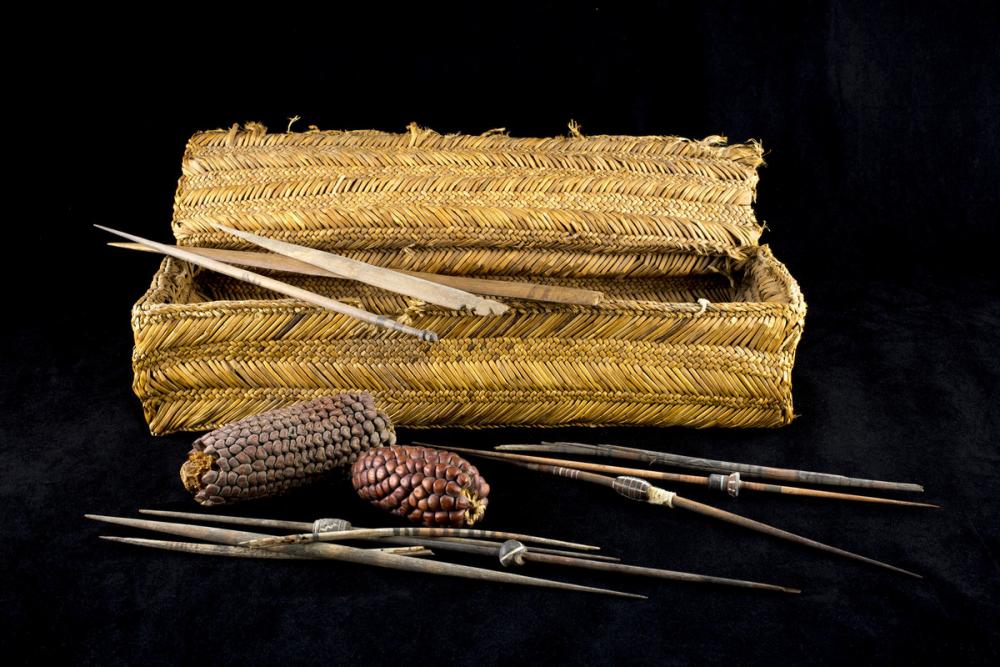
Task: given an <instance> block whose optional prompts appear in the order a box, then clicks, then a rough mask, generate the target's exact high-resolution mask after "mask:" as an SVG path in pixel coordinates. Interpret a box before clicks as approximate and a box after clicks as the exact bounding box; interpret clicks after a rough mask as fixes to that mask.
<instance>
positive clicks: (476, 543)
mask: <svg viewBox="0 0 1000 667" xmlns="http://www.w3.org/2000/svg"><path fill="white" fill-rule="evenodd" d="M140 511H141V512H144V513H146V514H160V515H165V516H186V517H188V518H195V517H200V516H205V517H206V518H209V519H211V520H220V519H227V520H229V519H235V520H239V521H258V520H256V519H249V520H248V519H243V518H242V517H213V516H212V515H192V514H187V513H184V512H159V511H152V510H140ZM262 521H265V522H267V525H268V527H270V528H275V527H278V526H275V525H274V523H281V524H282V526H281V527H286V528H287V527H289V524H297V525H296V527H297V528H301V527H302V525H305V526H310V527H311V528H312V529H313V532H311V533H304V534H301V535H289V536H285V537H272V538H267V537H265V538H262V539H257V540H251V541H249V542H244V543H242V547H249V550H250V551H252V552H258V551H265V552H266V553H283V550H281V549H277V550H274V549H271V550H268V549H265V548H266V547H281V546H283V545H295V544H309V543H315V542H317V541H329V540H360V539H379V538H381V539H380V540H379V541H384V542H391V543H396V544H406V545H414V546H422V547H426V548H427V549H430V550H440V551H456V552H460V553H469V554H476V555H480V556H493V557H495V558H499V559H500V563H501V564H502V565H504V566H505V567H506V566H507V565H509V564H511V563H512V562H513V563H514V564H516V565H522V564H523V562H524V561H533V562H537V563H546V564H549V565H561V566H566V567H576V568H583V569H589V570H599V571H602V572H617V573H620V574H629V575H636V576H643V577H652V578H655V579H669V580H673V581H691V582H696V583H710V584H720V585H724V586H736V587H739V588H754V589H759V590H770V591H780V592H784V593H799V592H801V591H799V589H797V588H788V587H785V586H776V585H774V584H764V583H759V582H754V581H746V580H742V579H730V578H727V577H713V576H709V575H701V574H693V573H689V572H678V571H674V570H663V569H659V568H650V567H640V566H636V565H625V564H622V563H613V562H608V561H610V560H615V559H609V558H601V557H597V556H589V555H588V554H574V553H569V552H565V551H556V550H547V549H542V548H536V547H534V546H527V545H525V544H524V543H522V542H521V541H520V540H517V539H507V540H506V541H505V542H503V544H500V543H498V542H487V541H481V540H471V539H456V538H447V537H445V538H441V539H425V538H422V537H415V536H412V535H413V534H414V531H420V532H419V533H417V534H421V535H427V534H437V533H441V532H444V531H447V532H449V533H451V532H462V533H489V534H491V535H494V536H496V535H502V534H500V533H496V532H493V531H482V530H457V529H440V528H429V529H427V528H425V529H419V528H404V529H393V528H387V529H359V528H354V527H352V526H351V524H350V523H349V522H347V521H344V520H342V519H320V520H319V521H316V522H314V523H313V524H298V522H272V521H270V520H266V519H265V520H262ZM400 531H403V532H402V533H401V532H400ZM506 534H510V533H506ZM388 535H392V536H391V537H388ZM401 535H410V536H401ZM534 539H536V540H537V539H538V538H534Z"/></svg>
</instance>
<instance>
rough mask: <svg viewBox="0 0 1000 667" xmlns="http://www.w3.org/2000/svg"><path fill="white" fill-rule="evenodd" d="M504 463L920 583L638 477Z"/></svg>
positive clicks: (891, 567)
mask: <svg viewBox="0 0 1000 667" xmlns="http://www.w3.org/2000/svg"><path fill="white" fill-rule="evenodd" d="M504 463H510V464H511V465H515V466H520V467H522V468H528V469H529V470H536V471H538V472H544V473H548V474H550V475H556V476H558V477H568V478H570V479H579V480H582V481H585V482H590V483H593V484H599V485H601V486H606V487H609V488H611V489H613V490H614V491H616V492H617V493H619V494H620V495H623V496H625V497H626V498H629V499H631V500H638V501H640V502H647V503H650V504H652V505H664V506H666V507H669V508H672V509H673V508H678V509H685V510H688V511H691V512H695V513H697V514H702V515H705V516H709V517H712V518H713V519H719V520H721V521H725V522H727V523H732V524H735V525H737V526H742V527H744V528H748V529H750V530H753V531H756V532H758V533H763V534H765V535H771V536H772V537H777V538H780V539H783V540H788V541H789V542H795V543H796V544H802V545H804V546H807V547H812V548H813V549H818V550H820V551H825V552H827V553H832V554H836V555H838V556H843V557H845V558H851V559H853V560H857V561H861V562H863V563H868V564H870V565H875V566H877V567H881V568H885V569H887V570H892V571H893V572H899V573H901V574H906V575H909V576H911V577H916V578H917V579H923V577H922V576H921V575H919V574H916V573H915V572H910V571H909V570H904V569H903V568H899V567H896V566H895V565H889V564H888V563H883V562H882V561H879V560H875V559H873V558H868V557H866V556H862V555H860V554H856V553H854V552H851V551H846V550H844V549H840V548H838V547H833V546H830V545H829V544H824V543H822V542H817V541H816V540H811V539H809V538H807V537H802V536H801V535H796V534H795V533H790V532H788V531H787V530H782V529H780V528H775V527H774V526H770V525H768V524H766V523H762V522H760V521H755V520H753V519H748V518H746V517H743V516H740V515H739V514H733V513H732V512H727V511H725V510H720V509H718V508H715V507H712V506H710V505H705V504H702V503H699V502H696V501H694V500H689V499H687V498H684V497H682V496H679V495H677V494H676V493H674V492H672V491H667V490H665V489H661V488H660V487H658V486H653V485H652V484H650V483H649V482H647V481H646V480H644V479H639V478H638V477H625V476H622V477H611V476H609V475H599V474H597V473H592V472H585V471H582V470H575V469H573V468H566V467H563V466H554V465H547V464H541V463H524V462H522V461H507V460H505V461H504Z"/></svg>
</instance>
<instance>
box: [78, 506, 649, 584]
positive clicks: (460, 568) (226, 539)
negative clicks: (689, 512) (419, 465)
mask: <svg viewBox="0 0 1000 667" xmlns="http://www.w3.org/2000/svg"><path fill="white" fill-rule="evenodd" d="M84 516H85V517H86V518H88V519H92V520H94V521H103V522H105V523H112V524H116V525H120V526H130V527H133V528H141V529H144V530H153V531H158V532H162V533H169V534H172V535H180V536H182V537H189V538H192V539H196V540H205V541H206V542H216V543H219V544H227V545H230V546H239V545H240V543H242V542H247V541H249V540H254V539H258V538H261V537H264V535H261V534H260V533H251V532H248V531H241V530H230V529H227V528H213V527H209V526H198V525H192V524H184V523H169V522H166V521H149V520H147V519H129V518H125V517H114V516H103V515H98V514H85V515H84ZM282 549H287V550H289V551H290V553H293V554H301V555H305V556H307V557H313V558H325V559H329V560H338V561H345V562H349V563H357V564H360V565H372V566H375V567H383V568H389V569H394V570H404V571H407V572H418V573H422V574H433V575H441V576H449V577H459V578H464V579H475V580H479V581H493V582H497V583H508V584H516V585H522V586H538V587H541V588H555V589H559V590H567V591H579V592H584V593H598V594H601V595H611V596H614V597H623V598H632V599H643V600H644V599H646V597H645V596H644V595H636V594H634V593H624V592H621V591H614V590H610V589H605V588H594V587H591V586H580V585H578V584H568V583H565V582H561V581H553V580H550V579H538V578H535V577H525V576H522V575H515V574H511V573H509V572H495V571H493V570H484V569H481V568H477V567H469V566H468V565H459V564H457V563H442V562H438V561H425V560H421V559H419V558H410V557H407V556H397V555H395V554H389V553H384V552H381V551H378V550H368V549H356V548H354V547H346V546H343V545H340V544H315V543H314V544H294V545H289V546H285V547H282Z"/></svg>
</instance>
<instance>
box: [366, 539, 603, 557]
mask: <svg viewBox="0 0 1000 667" xmlns="http://www.w3.org/2000/svg"><path fill="white" fill-rule="evenodd" d="M411 539H423V538H411V537H383V538H381V539H380V540H379V541H380V542H382V541H384V542H388V541H389V540H400V541H401V542H400V543H402V541H403V540H411ZM434 541H435V542H454V543H455V544H472V545H474V546H480V547H496V546H498V545H500V544H502V542H494V541H492V540H475V539H472V538H467V537H438V538H436V539H435V540H434ZM504 541H505V542H506V540H504ZM531 552H532V553H536V554H551V555H553V556H571V557H573V558H582V559H583V560H597V561H601V562H603V563H618V562H620V561H621V558H616V557H615V556H602V555H600V554H595V553H588V552H586V551H565V550H563V549H547V548H545V547H536V546H534V545H531Z"/></svg>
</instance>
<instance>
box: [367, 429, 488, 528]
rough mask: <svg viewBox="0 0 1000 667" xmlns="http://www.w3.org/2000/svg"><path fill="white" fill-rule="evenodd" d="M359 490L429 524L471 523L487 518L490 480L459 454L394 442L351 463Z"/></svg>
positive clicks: (375, 501)
mask: <svg viewBox="0 0 1000 667" xmlns="http://www.w3.org/2000/svg"><path fill="white" fill-rule="evenodd" d="M351 482H352V483H353V484H354V488H355V490H357V492H358V495H359V496H361V498H362V499H364V500H369V501H371V502H372V504H374V505H375V506H376V507H379V508H380V509H384V510H386V511H388V512H390V513H392V514H396V515H398V516H405V517H406V518H408V519H409V520H410V521H414V522H418V523H423V524H425V525H428V526H452V527H460V526H471V525H473V524H475V523H476V522H477V521H479V520H480V519H482V518H483V514H484V513H485V512H486V505H487V503H488V502H489V501H488V500H487V496H488V495H489V493H490V485H489V484H487V483H486V480H484V479H483V478H482V477H480V475H479V471H478V470H477V469H476V467H475V466H474V465H472V464H471V463H469V462H468V461H466V460H465V459H463V458H462V457H461V456H459V455H458V454H455V453H453V452H446V451H442V450H438V449H431V448H430V447H416V446H398V445H397V446H392V447H382V448H379V449H372V450H369V451H368V452H365V453H364V455H362V456H361V457H360V458H359V459H358V460H357V461H356V462H355V463H354V467H353V468H352V469H351Z"/></svg>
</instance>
